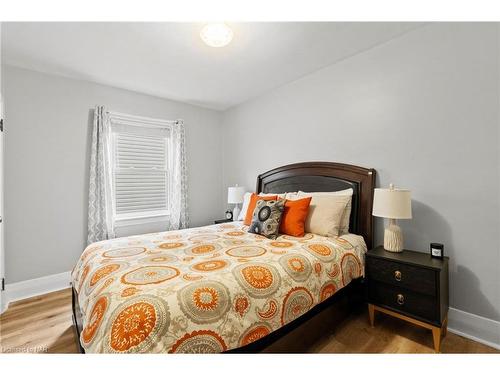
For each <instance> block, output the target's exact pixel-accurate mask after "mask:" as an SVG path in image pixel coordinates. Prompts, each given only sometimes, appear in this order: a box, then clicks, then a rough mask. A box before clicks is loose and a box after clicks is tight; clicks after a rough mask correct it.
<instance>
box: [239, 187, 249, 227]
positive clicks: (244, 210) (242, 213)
mask: <svg viewBox="0 0 500 375" xmlns="http://www.w3.org/2000/svg"><path fill="white" fill-rule="evenodd" d="M251 196H252V193H245V195H244V196H243V205H242V206H241V211H240V214H239V215H238V218H237V220H238V221H241V220H245V216H246V214H247V211H248V205H249V204H250V197H251Z"/></svg>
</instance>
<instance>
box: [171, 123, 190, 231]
mask: <svg viewBox="0 0 500 375" xmlns="http://www.w3.org/2000/svg"><path fill="white" fill-rule="evenodd" d="M172 148H173V150H172V159H173V160H172V190H171V199H172V201H171V204H170V206H171V209H170V221H169V228H168V229H169V230H176V229H184V228H187V227H188V226H189V215H188V204H187V162H186V139H185V131H184V121H183V120H178V121H176V123H175V124H174V125H173V126H172Z"/></svg>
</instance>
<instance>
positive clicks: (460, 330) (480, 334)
mask: <svg viewBox="0 0 500 375" xmlns="http://www.w3.org/2000/svg"><path fill="white" fill-rule="evenodd" d="M448 330H449V331H450V332H453V333H455V334H457V335H459V336H463V337H466V338H468V339H471V340H474V341H477V342H480V343H481V344H485V345H488V346H491V347H493V348H495V349H499V350H500V322H498V321H496V320H492V319H488V318H484V317H482V316H479V315H475V314H471V313H468V312H465V311H462V310H457V309H454V308H453V307H450V310H449V312H448Z"/></svg>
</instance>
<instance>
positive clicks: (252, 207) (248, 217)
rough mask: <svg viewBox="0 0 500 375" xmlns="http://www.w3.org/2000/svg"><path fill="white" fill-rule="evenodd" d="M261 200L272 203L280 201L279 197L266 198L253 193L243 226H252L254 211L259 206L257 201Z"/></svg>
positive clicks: (268, 196)
mask: <svg viewBox="0 0 500 375" xmlns="http://www.w3.org/2000/svg"><path fill="white" fill-rule="evenodd" d="M260 199H264V200H265V201H272V200H276V199H278V196H277V195H266V196H265V197H261V196H259V195H257V194H255V193H252V195H251V196H250V202H248V208H247V214H246V216H245V220H244V221H243V224H245V225H250V224H252V216H253V210H255V206H256V205H257V201H258V200H260Z"/></svg>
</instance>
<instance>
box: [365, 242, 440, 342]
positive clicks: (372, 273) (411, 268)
mask: <svg viewBox="0 0 500 375" xmlns="http://www.w3.org/2000/svg"><path fill="white" fill-rule="evenodd" d="M366 281H367V298H368V313H369V318H370V324H371V325H372V327H373V324H374V318H375V311H380V312H383V313H385V314H388V315H391V316H394V317H396V318H399V319H403V320H405V321H407V322H410V323H413V324H416V325H418V326H421V327H424V328H427V329H430V330H431V331H432V336H433V338H434V350H435V351H436V352H439V351H440V347H441V336H443V337H444V336H445V335H446V331H447V323H448V257H444V258H443V259H436V258H432V257H431V256H430V254H429V253H420V252H416V251H410V250H404V251H403V252H401V253H391V252H389V251H386V250H384V248H383V247H382V246H379V247H377V248H375V249H373V250H370V251H368V253H367V254H366Z"/></svg>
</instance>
